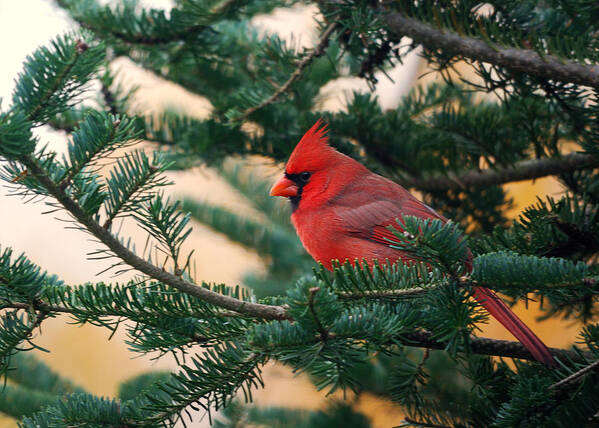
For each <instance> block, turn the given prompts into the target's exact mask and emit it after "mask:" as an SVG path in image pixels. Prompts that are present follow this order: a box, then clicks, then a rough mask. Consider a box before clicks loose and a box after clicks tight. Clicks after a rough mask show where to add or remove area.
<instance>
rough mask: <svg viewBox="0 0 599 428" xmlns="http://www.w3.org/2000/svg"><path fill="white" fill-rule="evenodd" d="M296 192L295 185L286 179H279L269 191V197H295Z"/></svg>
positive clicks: (297, 189)
mask: <svg viewBox="0 0 599 428" xmlns="http://www.w3.org/2000/svg"><path fill="white" fill-rule="evenodd" d="M298 191H299V188H298V187H297V184H295V183H294V182H293V181H291V180H290V179H288V178H287V177H281V178H279V180H278V181H277V182H276V183H275V184H274V186H272V188H271V189H270V196H285V197H291V196H297V192H298Z"/></svg>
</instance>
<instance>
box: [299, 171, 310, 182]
mask: <svg viewBox="0 0 599 428" xmlns="http://www.w3.org/2000/svg"><path fill="white" fill-rule="evenodd" d="M311 175H312V174H311V173H309V172H308V171H304V172H302V173H301V174H300V178H301V180H302V181H303V182H304V183H307V182H308V180H309V179H310V176H311Z"/></svg>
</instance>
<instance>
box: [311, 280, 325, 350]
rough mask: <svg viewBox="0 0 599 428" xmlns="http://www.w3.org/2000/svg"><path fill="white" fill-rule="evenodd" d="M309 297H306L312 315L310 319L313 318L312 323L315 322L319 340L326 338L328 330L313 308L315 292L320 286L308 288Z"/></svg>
mask: <svg viewBox="0 0 599 428" xmlns="http://www.w3.org/2000/svg"><path fill="white" fill-rule="evenodd" d="M309 291H310V298H309V299H308V309H309V310H310V315H312V319H313V320H314V323H315V324H316V328H317V329H318V332H319V333H320V339H321V340H327V339H328V338H329V331H328V330H327V329H326V328H324V327H323V325H322V323H321V322H320V319H318V314H317V313H316V310H315V309H314V298H315V297H316V293H318V292H319V291H320V287H312V288H310V290H309Z"/></svg>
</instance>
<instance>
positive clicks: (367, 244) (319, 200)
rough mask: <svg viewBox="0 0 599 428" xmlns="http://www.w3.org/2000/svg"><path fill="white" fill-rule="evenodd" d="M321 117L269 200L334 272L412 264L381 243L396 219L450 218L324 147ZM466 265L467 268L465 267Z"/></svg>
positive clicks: (531, 341)
mask: <svg viewBox="0 0 599 428" xmlns="http://www.w3.org/2000/svg"><path fill="white" fill-rule="evenodd" d="M321 124H322V122H321V121H320V120H319V121H318V122H316V124H314V126H312V128H310V129H309V130H308V132H306V134H305V135H304V136H303V137H302V139H301V140H300V142H299V143H298V145H297V146H296V147H295V149H294V150H293V153H291V156H290V157H289V161H288V162H287V165H286V167H285V175H284V177H281V178H280V179H279V180H278V181H277V182H276V183H275V184H274V186H273V187H272V189H271V191H270V194H271V195H272V196H284V197H288V198H289V200H290V201H291V207H292V211H293V213H292V214H291V220H292V222H293V225H294V226H295V229H296V231H297V234H298V235H299V237H300V239H301V241H302V244H303V245H304V247H305V248H306V250H307V251H308V253H310V255H311V256H312V257H314V259H315V260H316V261H318V262H320V263H322V264H323V265H324V266H325V267H326V268H327V269H329V270H330V269H331V268H332V266H331V261H332V260H340V261H345V260H349V261H350V262H351V263H353V262H354V261H355V260H356V259H358V260H363V259H364V260H366V262H367V263H368V264H369V265H370V266H372V262H373V261H374V260H379V261H384V260H386V259H388V260H393V261H394V260H402V261H408V260H410V256H409V255H408V254H406V253H405V252H402V251H399V250H396V249H393V248H391V247H390V246H389V242H388V241H387V240H386V239H385V238H390V239H393V238H394V235H393V234H392V233H391V232H390V231H389V230H387V228H386V226H388V225H393V226H396V227H397V223H396V221H395V219H396V218H398V217H399V218H401V216H402V215H412V216H416V217H419V218H422V219H439V220H441V221H443V222H447V219H446V218H444V217H443V216H441V215H440V214H438V213H437V212H436V211H435V210H433V209H432V208H430V207H429V206H427V205H425V204H423V203H422V202H420V201H419V200H418V199H416V198H415V197H414V196H412V195H411V194H410V193H409V192H408V191H407V190H406V189H404V188H403V187H401V186H400V185H398V184H396V183H394V182H392V181H391V180H388V179H386V178H384V177H381V176H380V175H377V174H375V173H373V172H371V171H369V170H368V169H367V168H366V167H365V166H364V165H362V164H360V163H358V162H356V161H355V160H353V159H352V158H350V157H349V156H346V155H344V154H342V153H339V152H338V151H336V150H335V149H333V148H332V147H330V146H329V145H328V137H327V136H326V126H322V127H321ZM468 264H470V263H469V262H468ZM474 298H475V299H476V300H477V301H478V302H479V303H480V304H481V305H482V306H483V307H484V308H485V309H486V310H487V311H489V313H490V314H491V315H493V316H494V317H495V318H497V320H498V321H499V322H500V323H501V324H503V326H504V327H505V328H507V329H508V330H509V331H510V332H511V333H512V334H513V335H514V336H515V337H516V338H517V339H518V340H519V341H520V342H522V344H523V345H524V346H526V348H527V349H528V350H529V351H530V352H531V354H532V355H533V356H534V357H535V358H536V359H537V360H538V361H540V362H542V363H544V364H545V365H547V366H550V367H553V366H555V365H556V362H555V360H554V359H553V357H552V356H551V353H550V352H549V350H548V349H547V347H546V346H545V344H544V343H543V342H542V341H541V339H539V338H538V337H537V336H536V335H535V334H534V333H533V332H532V331H531V330H530V328H528V327H527V326H526V324H524V323H523V322H522V321H521V320H520V319H519V318H518V317H517V316H516V315H515V314H514V313H513V312H512V311H511V310H510V308H509V307H508V306H507V305H506V304H505V303H504V302H503V301H502V300H501V299H500V298H499V297H497V295H496V294H495V293H494V292H493V291H491V290H489V289H487V288H484V287H474Z"/></svg>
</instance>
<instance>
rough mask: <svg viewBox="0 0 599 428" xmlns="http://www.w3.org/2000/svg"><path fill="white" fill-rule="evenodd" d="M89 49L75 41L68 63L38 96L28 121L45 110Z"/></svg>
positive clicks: (80, 41) (84, 44)
mask: <svg viewBox="0 0 599 428" xmlns="http://www.w3.org/2000/svg"><path fill="white" fill-rule="evenodd" d="M88 49H89V46H88V45H87V43H85V42H84V41H82V40H80V39H78V40H76V41H75V50H74V52H73V55H72V57H71V58H70V61H69V62H67V64H66V67H65V68H64V69H63V70H62V71H61V72H60V73H59V74H57V75H56V77H55V79H54V83H53V84H52V85H51V86H49V87H48V88H46V90H45V91H44V92H43V93H42V94H40V99H39V100H38V104H37V105H36V106H35V107H34V108H33V110H31V111H30V112H28V115H27V116H28V119H29V120H31V121H35V120H36V118H37V115H38V114H39V113H40V112H41V111H42V110H43V109H44V108H46V104H47V102H48V101H49V100H50V98H52V96H53V95H54V94H55V93H56V92H57V91H58V89H59V88H60V86H61V85H63V84H64V81H65V80H66V79H67V77H68V75H69V73H70V72H71V70H72V69H73V68H74V67H75V63H76V62H77V60H78V59H79V58H80V57H81V55H82V54H83V53H84V52H85V51H86V50H88Z"/></svg>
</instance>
